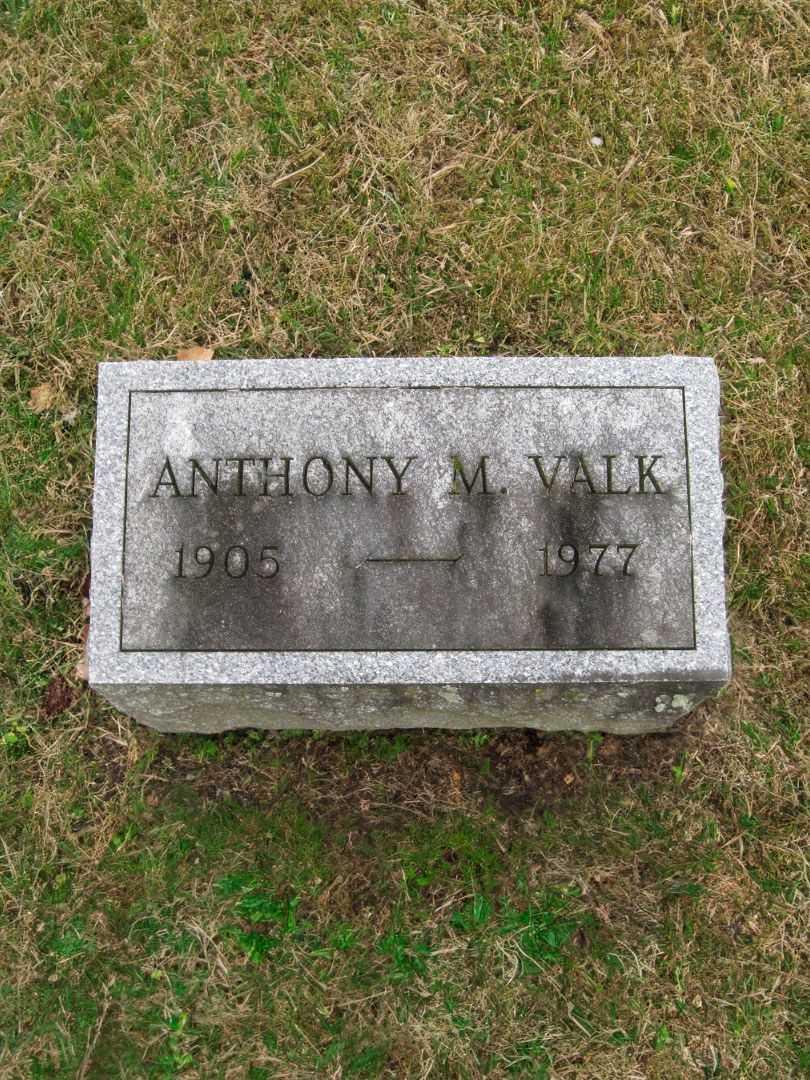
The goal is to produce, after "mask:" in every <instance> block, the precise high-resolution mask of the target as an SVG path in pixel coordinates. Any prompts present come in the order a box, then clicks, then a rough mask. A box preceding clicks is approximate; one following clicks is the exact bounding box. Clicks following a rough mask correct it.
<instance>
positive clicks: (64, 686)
mask: <svg viewBox="0 0 810 1080" xmlns="http://www.w3.org/2000/svg"><path fill="white" fill-rule="evenodd" d="M72 702H73V688H72V687H71V686H70V685H69V684H68V682H67V680H66V679H64V678H63V677H62V676H61V675H54V677H53V678H52V679H51V681H50V682H49V683H48V685H47V687H46V688H45V695H44V697H43V699H42V711H43V713H44V714H45V716H46V717H47V718H48V719H50V718H51V717H52V716H58V714H59V713H61V712H64V711H65V709H67V708H69V706H70V705H71V703H72Z"/></svg>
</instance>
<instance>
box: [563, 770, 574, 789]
mask: <svg viewBox="0 0 810 1080" xmlns="http://www.w3.org/2000/svg"><path fill="white" fill-rule="evenodd" d="M573 782H574V774H573V773H566V774H565V776H564V777H563V783H564V784H567V785H568V786H569V787H570V786H571V784H573Z"/></svg>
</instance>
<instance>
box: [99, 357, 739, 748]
mask: <svg viewBox="0 0 810 1080" xmlns="http://www.w3.org/2000/svg"><path fill="white" fill-rule="evenodd" d="M718 399H719V394H718V380H717V375H716V372H715V368H714V364H713V363H712V361H711V360H710V359H707V358H698V357H660V358H579V357H576V358H548V359H546V358H543V359H541V358H511V357H485V358H481V357H474V358H453V359H447V358H441V359H438V358H423V359H338V360H217V361H212V362H209V363H179V362H178V363H175V362H152V361H142V362H126V363H106V364H102V365H101V367H100V373H99V395H98V426H97V442H96V474H95V496H94V518H93V545H92V595H91V629H90V640H89V663H90V681H91V683H92V685H93V686H95V688H96V689H97V690H98V691H99V692H101V693H102V694H103V695H105V696H106V697H107V698H108V699H109V700H110V701H111V702H112V703H113V704H115V705H116V706H118V707H119V708H120V709H122V710H123V711H124V712H126V713H129V714H131V715H132V716H135V717H137V718H138V719H139V720H142V721H144V722H145V723H147V724H151V725H153V726H154V727H157V728H159V729H162V730H172V731H206V732H210V731H220V730H224V729H228V728H233V727H241V726H255V727H268V728H281V727H298V728H301V727H323V728H376V727H406V726H417V725H418V726H440V727H468V726H529V727H536V728H543V729H559V728H572V729H580V730H588V729H598V730H610V731H616V732H636V731H653V730H664V729H666V728H667V727H669V726H671V725H672V723H673V721H674V720H675V719H676V718H677V717H679V716H680V715H682V714H684V713H685V712H687V711H689V710H690V709H691V708H692V707H693V706H694V705H695V704H696V703H697V702H699V701H700V700H701V699H702V698H704V697H705V696H706V695H707V694H710V693H712V692H713V691H715V690H716V689H717V688H719V687H720V686H722V685H723V683H724V682H725V681H726V680H727V678H728V674H729V648H728V636H727V629H726V612H725V592H724V578H723V551H722V537H723V514H722V503H721V495H722V481H721V475H720V466H719V456H718V408H719V400H718Z"/></svg>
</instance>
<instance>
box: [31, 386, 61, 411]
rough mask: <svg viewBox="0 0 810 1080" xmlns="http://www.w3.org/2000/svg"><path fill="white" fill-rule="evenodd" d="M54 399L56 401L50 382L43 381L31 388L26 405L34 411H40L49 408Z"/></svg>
mask: <svg viewBox="0 0 810 1080" xmlns="http://www.w3.org/2000/svg"><path fill="white" fill-rule="evenodd" d="M54 401H56V391H55V390H54V388H53V387H52V386H51V384H50V383H47V382H44V383H40V384H39V386H35V387H34V388H33V389H32V391H31V397H30V399H29V401H28V406H29V408H30V409H33V411H34V412H35V413H41V412H45V411H46V410H47V409H50V408H51V407H52V406H53V403H54Z"/></svg>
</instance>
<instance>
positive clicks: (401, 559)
mask: <svg viewBox="0 0 810 1080" xmlns="http://www.w3.org/2000/svg"><path fill="white" fill-rule="evenodd" d="M461 558H463V556H462V555H369V556H367V558H366V562H368V563H457V562H458V561H459V559H461Z"/></svg>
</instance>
